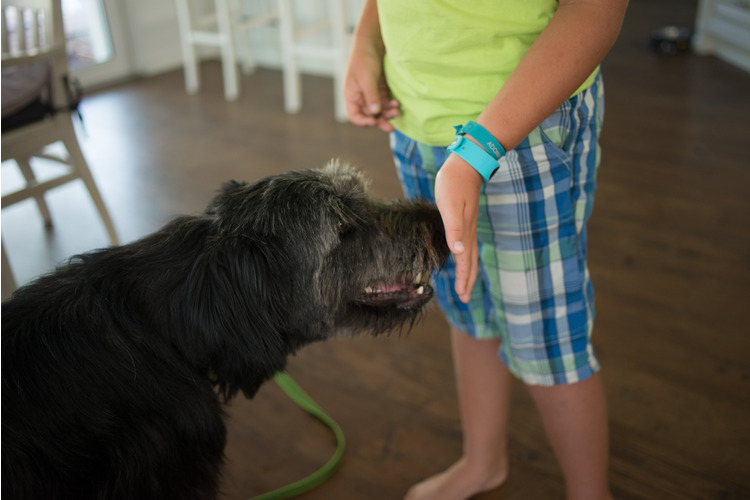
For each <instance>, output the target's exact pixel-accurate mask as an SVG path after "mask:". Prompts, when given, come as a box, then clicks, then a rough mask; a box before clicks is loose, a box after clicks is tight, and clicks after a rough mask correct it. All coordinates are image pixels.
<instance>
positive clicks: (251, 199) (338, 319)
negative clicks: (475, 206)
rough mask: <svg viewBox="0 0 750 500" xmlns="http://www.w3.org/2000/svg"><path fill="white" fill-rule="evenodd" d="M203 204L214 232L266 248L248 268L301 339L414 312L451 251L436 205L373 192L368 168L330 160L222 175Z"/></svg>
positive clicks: (393, 321)
mask: <svg viewBox="0 0 750 500" xmlns="http://www.w3.org/2000/svg"><path fill="white" fill-rule="evenodd" d="M208 213H209V214H210V215H212V216H214V217H215V219H216V224H217V226H218V228H219V229H218V231H219V235H220V237H222V238H228V239H232V240H236V242H237V243H236V245H237V246H238V248H245V249H247V250H249V251H252V252H255V253H258V252H260V253H261V254H262V255H264V256H265V257H264V260H265V261H266V262H267V264H266V265H263V266H254V269H256V270H258V269H261V268H263V269H264V271H263V272H270V275H269V276H263V277H260V276H254V277H252V279H253V280H255V281H257V282H258V286H260V287H263V288H264V289H265V290H264V292H263V293H262V296H263V297H266V298H267V299H268V303H267V304H266V306H267V307H270V308H271V310H277V311H278V312H279V313H280V314H283V316H284V317H283V318H278V319H279V323H278V324H279V325H280V328H281V329H283V330H295V332H296V333H302V334H303V336H304V338H305V340H306V341H310V340H315V339H319V338H325V337H328V336H330V335H332V334H333V333H334V332H335V331H345V332H352V333H354V332H359V331H369V332H372V333H381V332H385V331H390V330H392V329H394V328H398V327H400V326H401V325H402V324H404V323H405V322H410V321H412V320H413V319H414V318H415V317H416V316H417V315H418V314H419V312H420V311H421V309H422V306H424V305H425V304H426V303H427V302H428V301H429V299H430V298H431V297H432V295H433V291H432V288H431V287H430V285H429V278H430V276H431V274H432V273H433V272H434V271H435V270H437V269H438V268H439V267H440V266H441V265H442V264H443V263H444V261H445V259H446V258H447V256H448V253H449V252H448V248H447V245H446V244H445V236H444V232H443V226H442V220H441V218H440V214H439V213H438V211H437V209H436V208H435V207H433V206H431V205H430V204H428V203H426V202H406V201H399V202H393V203H385V202H382V201H378V200H375V199H372V198H370V197H369V196H368V181H367V180H366V179H365V177H364V176H363V175H362V174H361V173H359V172H358V171H356V170H355V169H353V168H351V167H349V166H347V165H343V164H341V163H339V162H336V161H334V162H331V163H330V164H329V165H327V166H326V167H325V168H323V169H319V170H300V171H292V172H288V173H285V174H281V175H276V176H272V177H267V178H265V179H261V180H259V181H258V182H256V183H253V184H247V183H237V182H231V183H228V184H226V185H225V186H224V189H223V190H222V192H221V193H220V194H219V195H218V196H217V198H216V199H215V200H214V202H213V204H212V205H211V206H210V207H209V210H208Z"/></svg>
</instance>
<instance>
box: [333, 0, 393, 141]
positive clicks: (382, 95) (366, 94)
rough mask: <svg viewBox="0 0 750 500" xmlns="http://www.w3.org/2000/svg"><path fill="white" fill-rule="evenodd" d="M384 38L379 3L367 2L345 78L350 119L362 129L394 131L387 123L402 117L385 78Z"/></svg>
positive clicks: (345, 98)
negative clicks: (381, 30) (374, 128)
mask: <svg viewBox="0 0 750 500" xmlns="http://www.w3.org/2000/svg"><path fill="white" fill-rule="evenodd" d="M384 54H385V48H384V47H383V39H382V38H381V35H380V21H379V19H378V9H377V2H376V0H367V1H366V2H365V5H364V7H363V9H362V14H361V16H360V19H359V22H358V23H357V30H356V31H355V33H354V43H353V46H352V52H351V55H350V57H349V64H348V65H347V71H346V77H345V79H344V101H345V103H346V112H347V115H348V116H349V120H350V121H351V122H352V123H354V124H355V125H359V126H360V127H373V126H377V127H378V128H380V129H381V130H384V131H385V132H392V131H393V126H392V125H391V124H390V123H389V122H388V120H390V119H391V118H395V117H396V116H398V115H400V114H401V111H400V110H399V104H398V101H396V100H393V99H391V94H390V91H389V89H388V86H387V84H386V82H385V75H383V55H384Z"/></svg>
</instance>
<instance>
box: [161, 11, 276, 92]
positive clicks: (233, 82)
mask: <svg viewBox="0 0 750 500" xmlns="http://www.w3.org/2000/svg"><path fill="white" fill-rule="evenodd" d="M175 1H176V5H177V21H178V23H179V27H180V42H181V46H182V62H183V66H184V70H185V89H186V90H187V92H188V94H195V93H197V92H198V90H200V85H201V82H200V72H199V67H198V55H197V53H196V50H195V49H196V47H197V46H208V47H218V48H219V49H220V51H221V67H222V76H223V79H224V97H225V98H226V100H227V101H234V100H235V99H237V97H238V96H239V95H240V88H239V82H238V75H237V48H236V47H235V34H237V33H240V32H243V31H248V30H251V29H254V28H259V27H261V26H267V25H270V24H274V23H276V22H277V21H278V14H277V13H276V12H270V13H268V14H266V15H262V16H253V17H250V16H245V15H243V13H242V10H241V9H240V5H239V4H238V3H237V1H235V0H213V4H214V5H213V7H214V9H213V12H208V13H198V12H195V10H196V9H194V6H193V5H192V4H191V1H190V0H175ZM204 6H205V5H204ZM243 48H244V49H245V57H244V58H243V59H244V64H245V67H244V69H245V70H246V71H250V70H252V69H253V66H254V62H253V60H252V55H251V52H250V51H249V47H243Z"/></svg>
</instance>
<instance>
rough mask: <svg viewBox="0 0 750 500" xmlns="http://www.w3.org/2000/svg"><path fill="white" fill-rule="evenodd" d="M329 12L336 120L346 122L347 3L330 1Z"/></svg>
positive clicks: (338, 0)
mask: <svg viewBox="0 0 750 500" xmlns="http://www.w3.org/2000/svg"><path fill="white" fill-rule="evenodd" d="M328 10H329V13H330V15H331V32H332V36H333V47H334V57H333V105H334V113H335V116H336V120H338V121H339V122H342V123H344V122H346V121H347V120H348V118H347V116H346V104H345V101H344V74H345V72H346V63H347V58H348V55H349V37H348V34H347V28H346V2H345V1H344V0H329V2H328Z"/></svg>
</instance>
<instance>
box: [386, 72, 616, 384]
mask: <svg viewBox="0 0 750 500" xmlns="http://www.w3.org/2000/svg"><path fill="white" fill-rule="evenodd" d="M603 95H604V94H603V85H602V82H601V76H599V77H597V79H596V80H595V82H594V84H593V85H592V86H591V87H589V88H588V89H586V90H584V91H582V92H581V93H579V94H577V95H575V96H573V97H572V98H571V99H569V100H568V101H566V102H565V103H564V104H563V105H562V106H561V107H560V108H559V109H557V110H556V111H555V113H553V114H552V115H551V116H550V117H548V118H547V119H546V120H545V121H544V122H543V123H542V124H541V125H540V126H539V127H538V128H537V129H536V130H534V131H533V132H532V133H531V134H529V136H528V137H527V138H526V139H525V140H524V141H523V142H522V143H521V144H520V145H519V146H518V147H516V148H515V149H513V150H512V151H509V152H508V153H507V154H506V155H505V156H504V157H503V158H501V159H500V161H499V164H500V169H499V170H498V171H497V173H496V174H495V175H494V176H493V177H492V179H491V180H490V181H489V182H488V183H486V184H485V185H484V186H483V189H482V193H481V197H480V206H479V220H478V224H477V236H478V240H479V275H478V277H477V281H476V284H475V285H474V289H473V292H472V295H471V300H470V302H469V303H468V304H464V303H463V302H461V301H460V300H459V298H458V296H457V295H456V293H455V291H454V280H455V266H454V263H453V261H452V259H451V261H450V262H449V263H448V264H447V265H446V267H445V268H444V269H443V270H442V271H441V272H440V273H439V274H438V275H437V276H436V277H435V291H436V296H437V299H438V301H439V303H440V306H441V308H442V310H443V312H444V313H445V315H446V317H447V318H448V321H449V322H450V323H451V324H452V325H453V326H454V327H456V328H457V329H458V330H459V331H462V332H465V333H467V334H469V335H471V336H473V337H475V338H478V339H483V338H497V337H499V338H500V339H501V347H500V352H499V357H500V359H501V360H502V361H503V362H504V363H505V364H506V365H507V366H508V368H509V369H510V371H511V372H512V373H513V374H514V375H515V376H516V377H518V378H520V379H521V380H523V381H524V382H526V383H528V384H535V385H545V386H550V385H557V384H566V383H573V382H576V381H580V380H584V379H586V378H588V377H590V376H591V375H593V374H594V373H596V371H598V370H599V363H598V361H597V359H596V356H595V354H594V350H593V347H592V345H591V331H592V327H593V320H594V290H593V286H592V283H591V278H590V276H589V271H588V268H587V265H586V222H587V220H588V218H589V216H590V214H591V209H592V206H593V201H594V191H595V189H596V170H597V167H598V165H599V158H600V150H599V144H598V137H599V133H600V131H601V122H602V117H603V111H604V109H603V107H604V106H603ZM391 148H392V150H393V155H394V159H395V162H396V167H397V170H398V174H399V178H400V179H401V184H402V186H403V188H404V192H405V194H406V196H407V197H408V198H423V199H427V200H429V201H431V202H433V203H434V202H435V196H434V192H435V189H434V188H435V175H436V173H437V171H438V169H439V168H440V166H441V165H442V164H443V162H444V161H445V160H446V158H447V157H448V154H449V153H448V151H447V150H446V149H445V148H443V147H432V146H427V145H424V144H421V143H418V142H416V141H414V140H412V139H410V138H408V137H406V136H405V135H403V134H402V133H400V132H398V131H396V132H393V133H392V134H391Z"/></svg>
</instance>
